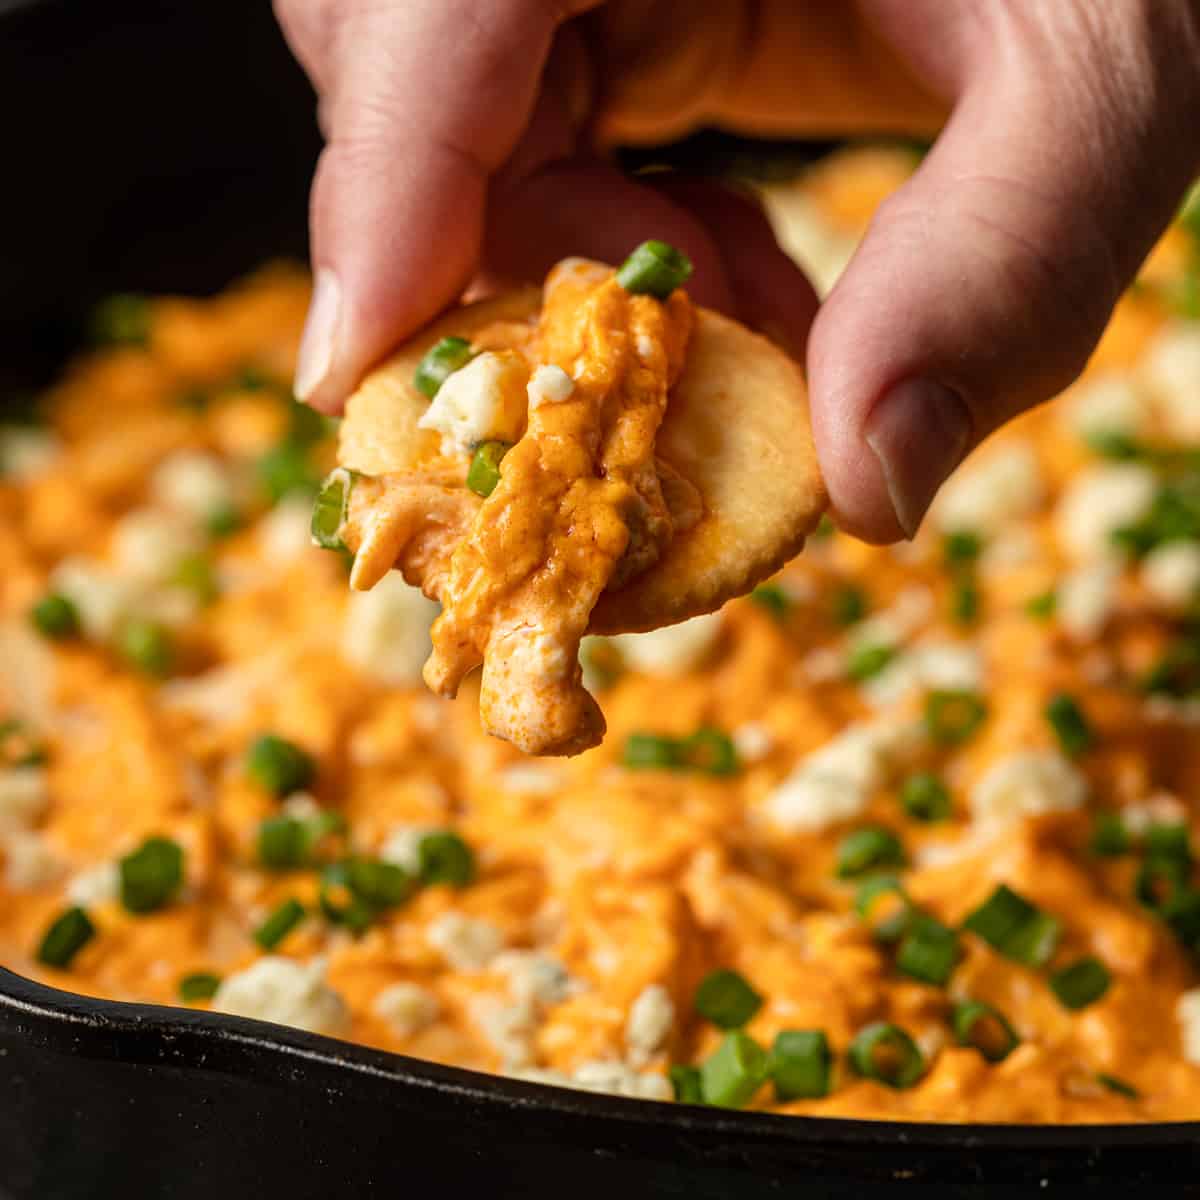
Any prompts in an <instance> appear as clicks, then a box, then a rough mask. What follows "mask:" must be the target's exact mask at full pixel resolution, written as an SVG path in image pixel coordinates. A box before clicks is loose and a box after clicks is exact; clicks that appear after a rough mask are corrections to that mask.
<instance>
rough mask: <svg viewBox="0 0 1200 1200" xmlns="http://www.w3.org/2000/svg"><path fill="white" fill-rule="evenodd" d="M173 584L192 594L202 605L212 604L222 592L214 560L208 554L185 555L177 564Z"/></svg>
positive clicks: (172, 579)
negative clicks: (218, 583) (214, 568)
mask: <svg viewBox="0 0 1200 1200" xmlns="http://www.w3.org/2000/svg"><path fill="white" fill-rule="evenodd" d="M171 582H172V583H173V584H174V585H175V586H176V587H179V588H182V589H183V590H184V591H186V592H190V593H191V594H192V595H193V596H194V597H195V598H196V601H197V603H199V604H201V605H205V604H211V603H212V602H213V601H214V600H215V599H216V598H217V596H218V595H219V592H220V589H219V588H218V587H217V576H216V572H215V571H214V570H213V564H212V559H210V558H209V557H208V556H207V555H206V554H185V555H184V556H183V558H181V559H180V560H179V562H177V563H176V564H175V570H174V572H173V574H172V576H171Z"/></svg>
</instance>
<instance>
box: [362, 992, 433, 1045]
mask: <svg viewBox="0 0 1200 1200" xmlns="http://www.w3.org/2000/svg"><path fill="white" fill-rule="evenodd" d="M371 1009H372V1011H373V1012H374V1013H375V1015H376V1016H377V1017H378V1018H379V1019H380V1020H381V1021H386V1022H387V1023H388V1024H389V1025H390V1026H391V1027H392V1031H393V1032H394V1033H395V1034H396V1035H397V1036H398V1037H412V1036H413V1034H414V1033H420V1032H421V1030H422V1029H427V1028H428V1027H429V1026H430V1025H432V1024H433V1022H434V1021H436V1020H437V1018H438V1013H439V1012H440V1011H441V1005H440V1003H439V1002H438V998H437V996H435V995H434V994H433V992H431V991H430V990H429V989H428V988H425V987H422V986H421V985H420V984H419V983H408V982H402V983H393V984H391V985H389V986H388V987H385V988H384V989H383V990H382V991H380V992H379V993H378V994H377V995H376V996H375V999H374V1001H373V1002H372V1005H371Z"/></svg>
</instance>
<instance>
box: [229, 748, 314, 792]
mask: <svg viewBox="0 0 1200 1200" xmlns="http://www.w3.org/2000/svg"><path fill="white" fill-rule="evenodd" d="M316 773H317V768H316V764H315V763H314V762H313V760H312V757H311V756H310V755H309V754H308V753H306V752H305V751H304V750H301V749H300V747H299V746H297V745H296V744H295V743H294V742H289V741H287V740H286V739H285V738H281V737H278V736H277V735H276V734H273V733H264V734H262V735H260V736H259V737H257V738H255V739H254V741H253V742H251V743H250V748H249V750H247V751H246V774H247V775H249V776H250V778H251V779H252V780H253V781H254V782H255V783H257V784H258V785H259V787H262V788H265V789H266V790H267V791H268V792H273V793H274V794H275V795H276V796H286V795H288V793H290V792H298V791H300V789H301V788H305V787H308V785H309V784H310V783H312V781H313V778H314V776H315V775H316Z"/></svg>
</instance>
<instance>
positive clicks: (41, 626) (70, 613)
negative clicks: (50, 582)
mask: <svg viewBox="0 0 1200 1200" xmlns="http://www.w3.org/2000/svg"><path fill="white" fill-rule="evenodd" d="M29 619H30V621H32V622H33V627H34V629H36V630H37V631H38V633H40V634H41V635H42V637H45V638H50V639H51V640H52V641H56V642H57V641H62V640H63V639H65V638H72V637H78V636H79V609H77V608H76V607H75V603H74V601H73V600H70V599H68V597H66V596H64V595H63V594H62V593H61V592H48V593H47V594H46V595H45V596H43V597H42V598H41V599H40V600H39V601H38V602H37V603H36V604H35V605H34V606H33V607H32V608H31V609H30V610H29Z"/></svg>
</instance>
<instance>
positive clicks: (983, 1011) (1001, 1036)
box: [950, 1000, 1021, 1062]
mask: <svg viewBox="0 0 1200 1200" xmlns="http://www.w3.org/2000/svg"><path fill="white" fill-rule="evenodd" d="M950 1023H951V1025H952V1026H953V1028H954V1038H955V1041H957V1042H958V1044H959V1045H960V1046H974V1048H975V1049H976V1050H978V1051H979V1053H980V1054H982V1055H983V1057H984V1058H986V1059H987V1060H988V1062H1001V1061H1002V1060H1003V1059H1006V1058H1007V1057H1008V1056H1009V1055H1010V1054H1011V1053H1012V1052H1013V1051H1014V1050H1015V1049H1016V1048H1017V1046H1018V1044H1019V1043H1020V1040H1021V1039H1020V1038H1019V1037H1017V1034H1016V1031H1015V1030H1014V1029H1013V1027H1012V1026H1011V1025H1010V1024H1009V1023H1008V1021H1007V1020H1006V1019H1005V1018H1004V1016H1003V1015H1002V1014H1001V1013H999V1012H997V1011H996V1009H994V1008H993V1007H992V1006H991V1005H990V1004H984V1003H983V1002H982V1001H981V1000H966V1001H964V1002H963V1003H962V1004H956V1005H955V1006H954V1012H953V1014H952V1015H951V1019H950Z"/></svg>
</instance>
